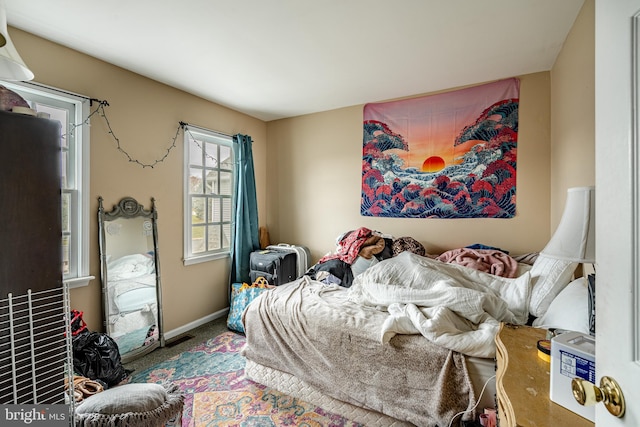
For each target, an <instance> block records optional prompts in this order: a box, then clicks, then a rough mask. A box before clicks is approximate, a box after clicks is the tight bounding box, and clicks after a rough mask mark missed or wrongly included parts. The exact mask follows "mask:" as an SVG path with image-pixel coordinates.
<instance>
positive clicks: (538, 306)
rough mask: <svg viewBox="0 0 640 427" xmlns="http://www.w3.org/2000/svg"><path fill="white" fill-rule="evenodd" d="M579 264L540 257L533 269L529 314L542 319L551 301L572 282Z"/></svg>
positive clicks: (531, 271)
mask: <svg viewBox="0 0 640 427" xmlns="http://www.w3.org/2000/svg"><path fill="white" fill-rule="evenodd" d="M577 266H578V263H576V262H573V261H564V260H560V259H555V258H551V257H548V256H545V255H543V254H540V255H538V258H536V261H535V262H534V263H533V267H531V270H530V273H531V283H532V286H533V287H532V289H531V299H530V300H529V313H531V315H532V316H534V317H541V316H542V315H544V313H545V312H546V311H547V309H548V308H549V305H550V304H551V301H553V299H554V298H555V297H556V295H558V294H559V293H560V291H562V290H563V289H564V287H565V286H567V285H568V284H569V282H570V281H571V277H572V275H573V272H574V271H575V269H576V267H577Z"/></svg>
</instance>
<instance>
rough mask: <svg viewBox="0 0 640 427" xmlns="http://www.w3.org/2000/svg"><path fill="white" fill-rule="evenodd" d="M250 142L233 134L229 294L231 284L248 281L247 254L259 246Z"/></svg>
mask: <svg viewBox="0 0 640 427" xmlns="http://www.w3.org/2000/svg"><path fill="white" fill-rule="evenodd" d="M252 144H253V142H252V141H251V137H250V136H247V135H240V134H238V135H234V136H233V151H234V156H235V159H236V168H235V175H234V180H233V182H234V185H235V193H234V194H235V198H234V202H233V212H234V219H233V230H232V234H231V236H232V237H231V270H230V272H231V277H230V283H229V294H230V293H231V283H238V282H246V283H251V282H250V279H249V254H251V252H253V251H254V250H256V249H259V248H260V240H259V231H258V201H257V198H256V177H255V172H254V168H253V154H252V150H251V146H252Z"/></svg>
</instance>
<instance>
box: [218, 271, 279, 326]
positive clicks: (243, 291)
mask: <svg viewBox="0 0 640 427" xmlns="http://www.w3.org/2000/svg"><path fill="white" fill-rule="evenodd" d="M272 287H273V286H271V285H269V284H268V283H267V281H266V279H265V278H264V277H259V278H258V279H256V281H255V282H254V283H253V284H252V285H249V284H247V283H234V284H232V285H231V307H230V309H229V317H227V327H228V328H229V329H231V330H232V331H236V332H240V333H241V334H244V325H243V324H242V313H243V312H244V310H245V308H247V306H248V305H249V303H250V302H251V301H253V300H254V299H256V298H257V297H258V295H260V294H261V293H262V292H264V291H267V290H269V289H271V288H272Z"/></svg>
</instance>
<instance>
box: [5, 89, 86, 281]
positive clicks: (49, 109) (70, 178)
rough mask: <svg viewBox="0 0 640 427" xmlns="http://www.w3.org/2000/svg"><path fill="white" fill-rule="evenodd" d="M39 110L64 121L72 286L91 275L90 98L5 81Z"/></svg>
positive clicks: (66, 272) (66, 256)
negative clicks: (86, 122) (87, 123)
mask: <svg viewBox="0 0 640 427" xmlns="http://www.w3.org/2000/svg"><path fill="white" fill-rule="evenodd" d="M1 84H2V85H3V86H5V87H7V88H8V89H11V90H12V91H14V92H16V93H18V94H19V95H20V96H22V97H23V98H24V99H25V100H26V101H27V102H28V103H29V105H30V106H31V108H32V109H34V110H36V111H37V112H39V113H40V112H42V113H47V114H49V116H50V119H51V120H57V121H59V122H60V124H61V134H62V135H61V141H60V147H61V148H60V164H61V172H62V183H61V185H62V258H63V259H62V261H61V262H62V271H63V280H64V281H65V282H66V283H68V284H69V286H70V287H78V286H84V285H87V284H88V283H89V280H91V279H93V277H91V276H89V200H88V193H89V126H83V125H82V124H83V123H84V121H85V120H87V118H88V116H89V99H88V98H86V97H82V96H79V95H74V94H70V93H67V92H64V91H61V90H57V89H53V88H49V87H45V86H41V85H39V84H35V83H28V82H27V83H20V82H10V83H9V82H2V83H1Z"/></svg>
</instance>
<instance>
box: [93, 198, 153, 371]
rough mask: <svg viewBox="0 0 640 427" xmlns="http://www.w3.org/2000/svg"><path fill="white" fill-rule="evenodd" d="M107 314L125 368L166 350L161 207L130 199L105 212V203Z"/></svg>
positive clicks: (102, 226) (103, 257)
mask: <svg viewBox="0 0 640 427" xmlns="http://www.w3.org/2000/svg"><path fill="white" fill-rule="evenodd" d="M99 202H100V206H99V218H100V223H101V224H100V237H101V243H100V248H101V260H102V269H103V272H102V281H103V285H102V286H103V299H104V301H103V309H104V321H105V329H106V332H107V334H109V336H111V337H112V338H113V339H114V340H115V341H116V343H117V344H118V349H119V351H120V355H121V357H122V360H123V362H128V361H130V360H133V359H135V358H137V357H140V356H142V355H144V354H147V353H148V352H150V351H152V350H153V349H155V348H157V347H158V346H160V345H161V341H162V329H161V322H160V319H161V317H162V316H161V304H160V298H159V296H160V290H159V289H160V288H159V277H158V274H157V272H158V271H159V268H158V264H157V256H156V255H157V228H156V224H155V217H156V212H155V207H154V206H153V199H152V209H151V211H146V210H144V208H143V207H142V206H141V205H139V204H138V203H137V201H135V199H132V198H129V197H127V198H124V199H122V200H121V201H120V203H118V205H116V206H114V209H113V211H111V212H107V213H105V212H104V209H103V207H102V199H101V198H100V199H99Z"/></svg>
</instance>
